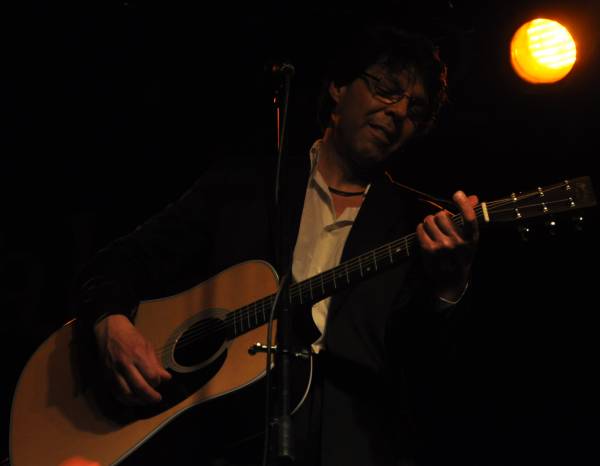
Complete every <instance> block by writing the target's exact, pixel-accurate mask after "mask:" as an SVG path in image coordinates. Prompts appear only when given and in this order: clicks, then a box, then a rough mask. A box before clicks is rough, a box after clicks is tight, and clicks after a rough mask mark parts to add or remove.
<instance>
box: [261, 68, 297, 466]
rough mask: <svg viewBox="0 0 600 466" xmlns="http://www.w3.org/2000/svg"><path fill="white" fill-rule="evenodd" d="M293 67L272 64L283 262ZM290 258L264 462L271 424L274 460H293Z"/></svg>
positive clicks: (278, 301) (279, 298)
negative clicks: (276, 81) (278, 82)
mask: <svg viewBox="0 0 600 466" xmlns="http://www.w3.org/2000/svg"><path fill="white" fill-rule="evenodd" d="M294 71H295V70H294V67H293V65H291V64H289V63H283V64H280V65H274V66H273V67H272V72H273V74H275V75H276V77H283V86H280V88H279V89H278V90H277V91H276V94H275V98H274V103H275V106H276V122H277V128H276V129H277V170H276V174H275V192H274V198H275V218H276V226H277V228H278V229H279V231H280V235H279V238H276V255H277V258H276V259H277V262H278V263H279V264H281V265H284V262H286V261H284V257H285V256H284V252H285V248H286V246H287V244H286V238H285V231H286V229H285V228H284V224H285V222H284V215H283V209H282V206H281V199H280V180H281V166H282V159H283V157H282V156H283V147H284V142H285V134H286V133H285V130H286V121H287V108H288V101H289V94H290V87H291V78H292V76H293V74H294ZM281 87H283V102H282V100H281V99H280V98H279V97H280V92H279V91H280V90H281ZM292 259H293V255H292V254H290V255H289V257H288V261H287V262H289V264H285V267H287V271H286V272H285V273H284V274H283V276H282V277H281V280H280V282H279V290H278V292H277V294H276V296H275V300H274V303H273V305H272V309H271V319H270V321H269V330H268V342H267V403H266V406H267V418H268V423H267V425H266V430H265V456H264V458H263V464H264V465H266V464H267V456H268V453H269V447H270V445H269V436H270V430H271V428H273V431H274V432H273V433H274V436H273V439H274V442H275V446H274V448H271V449H270V451H271V454H272V456H273V460H274V463H275V464H276V465H288V464H293V463H294V460H295V455H294V442H293V431H292V420H291V414H290V412H291V408H290V404H291V403H290V401H291V395H290V392H291V387H290V385H291V381H290V378H291V358H292V357H294V356H293V351H292V343H291V339H292V338H291V337H292V319H291V314H290V309H289V306H288V305H286V303H288V302H289V295H288V287H289V283H290V281H291V275H292ZM275 314H277V346H276V349H275V367H277V375H278V377H277V389H276V390H275V395H276V396H275V409H274V414H271V413H269V406H270V402H269V401H270V400H269V397H270V395H271V391H270V378H269V371H270V366H271V351H272V350H273V348H272V347H271V328H272V320H273V317H274V315H275Z"/></svg>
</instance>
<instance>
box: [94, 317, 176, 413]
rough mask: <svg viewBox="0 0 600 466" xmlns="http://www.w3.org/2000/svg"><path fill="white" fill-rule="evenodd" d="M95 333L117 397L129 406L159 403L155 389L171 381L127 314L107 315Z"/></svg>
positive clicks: (150, 346) (148, 343)
mask: <svg viewBox="0 0 600 466" xmlns="http://www.w3.org/2000/svg"><path fill="white" fill-rule="evenodd" d="M94 334H95V335H96V342H97V344H98V349H99V352H100V357H101V358H102V360H103V362H104V366H105V367H104V369H105V371H106V373H107V376H108V380H109V384H110V386H111V388H112V391H113V393H114V394H115V396H116V398H117V399H118V400H120V401H121V402H123V403H124V404H126V405H129V406H140V405H148V404H152V403H158V402H159V401H160V400H161V399H162V397H161V395H160V393H158V392H157V391H156V390H155V388H156V387H157V386H158V385H160V383H161V382H163V381H166V380H170V379H171V374H170V373H169V372H167V371H166V370H165V368H164V367H163V366H162V365H161V363H160V361H159V360H158V357H157V356H156V353H155V351H154V348H153V347H152V345H151V344H150V342H148V340H146V338H144V336H143V335H142V334H141V333H140V332H139V331H138V329H136V328H135V326H134V325H133V324H132V323H131V321H130V320H129V319H128V318H127V317H126V316H124V315H120V314H115V315H110V316H108V317H105V318H103V319H102V320H101V321H100V322H98V323H97V324H96V325H95V326H94Z"/></svg>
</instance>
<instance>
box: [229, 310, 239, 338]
mask: <svg viewBox="0 0 600 466" xmlns="http://www.w3.org/2000/svg"><path fill="white" fill-rule="evenodd" d="M231 316H232V317H233V335H234V336H237V334H238V333H237V325H235V311H233V312H232V313H231Z"/></svg>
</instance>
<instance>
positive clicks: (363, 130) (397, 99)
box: [329, 65, 429, 170]
mask: <svg viewBox="0 0 600 466" xmlns="http://www.w3.org/2000/svg"><path fill="white" fill-rule="evenodd" d="M329 90H330V93H331V96H332V98H333V99H334V101H335V102H336V103H337V105H336V107H335V110H334V112H333V115H332V118H333V121H332V123H333V125H332V131H333V142H334V145H335V148H336V150H337V152H338V153H339V154H340V155H341V156H343V157H345V158H347V160H349V161H350V162H351V163H352V165H354V166H355V167H357V168H358V169H361V170H362V169H365V170H372V169H376V168H377V167H378V166H380V165H381V164H382V163H383V162H385V161H386V160H387V159H388V157H389V156H390V155H391V154H393V153H395V152H396V151H397V150H398V149H400V147H402V146H403V145H404V144H405V143H406V142H407V141H408V140H409V139H410V138H411V137H412V136H413V135H414V134H415V132H416V131H417V129H418V124H419V123H420V122H422V121H423V120H424V119H426V118H427V112H428V107H429V105H428V104H429V101H428V96H427V93H426V91H425V88H424V86H423V82H422V79H421V78H420V77H419V76H418V75H417V74H416V73H413V72H412V70H410V69H408V70H404V71H401V72H391V71H390V70H389V69H387V68H386V67H384V66H382V65H373V66H371V67H369V68H367V70H366V72H365V73H364V74H363V75H362V76H361V77H359V78H357V79H356V80H354V81H352V82H351V83H350V84H348V85H346V86H341V87H337V86H335V84H333V83H332V85H331V86H330V89H329Z"/></svg>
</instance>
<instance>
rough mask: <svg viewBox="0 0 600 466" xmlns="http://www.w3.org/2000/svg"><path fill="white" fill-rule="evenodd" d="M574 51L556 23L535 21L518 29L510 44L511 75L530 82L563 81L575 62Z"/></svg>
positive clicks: (572, 43)
mask: <svg viewBox="0 0 600 466" xmlns="http://www.w3.org/2000/svg"><path fill="white" fill-rule="evenodd" d="M576 56H577V50H576V46H575V41H574V40H573V38H572V37H571V34H569V31H567V29H566V28H565V27H564V26H562V25H561V24H559V23H558V22H556V21H552V20H550V19H543V18H538V19H534V20H533V21H529V22H527V23H525V24H524V25H523V26H521V27H520V28H519V29H518V30H517V32H515V35H514V36H513V38H512V42H511V44H510V60H511V63H512V66H513V68H514V70H515V72H516V73H517V74H518V75H519V76H520V77H521V78H523V79H524V80H526V81H529V82H531V83H536V84H539V83H553V82H556V81H559V80H561V79H562V78H564V77H565V76H566V75H567V74H568V73H569V71H571V68H573V64H574V63H575V59H576Z"/></svg>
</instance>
